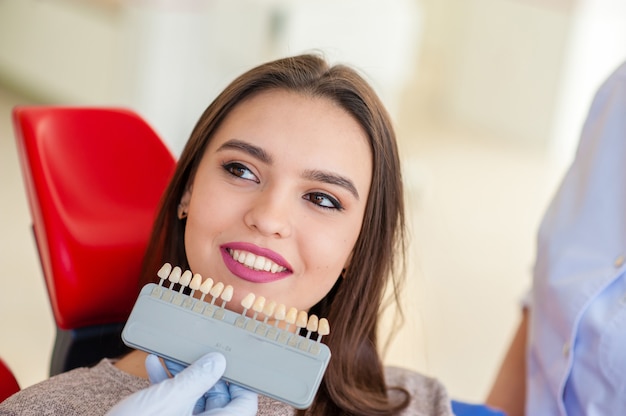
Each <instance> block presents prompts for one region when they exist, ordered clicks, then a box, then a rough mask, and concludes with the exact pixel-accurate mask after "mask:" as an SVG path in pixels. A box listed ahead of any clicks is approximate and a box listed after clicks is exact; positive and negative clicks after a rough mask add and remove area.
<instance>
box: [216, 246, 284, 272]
mask: <svg viewBox="0 0 626 416" xmlns="http://www.w3.org/2000/svg"><path fill="white" fill-rule="evenodd" d="M228 252H229V253H230V255H231V257H232V258H233V259H234V260H235V261H237V262H239V263H241V264H243V265H244V266H246V267H248V268H250V269H253V270H264V271H266V272H271V273H278V272H282V271H284V270H286V269H285V268H284V267H282V266H279V265H278V264H276V263H274V262H273V261H271V260H270V259H268V258H266V257H263V256H257V255H254V254H252V253H250V252H247V251H241V250H230V249H229V250H228Z"/></svg>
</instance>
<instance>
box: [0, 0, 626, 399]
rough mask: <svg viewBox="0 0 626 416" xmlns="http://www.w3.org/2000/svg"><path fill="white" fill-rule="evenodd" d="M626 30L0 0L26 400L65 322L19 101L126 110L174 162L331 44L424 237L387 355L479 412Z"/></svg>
mask: <svg viewBox="0 0 626 416" xmlns="http://www.w3.org/2000/svg"><path fill="white" fill-rule="evenodd" d="M624 20H626V5H625V4H623V2H622V1H621V0H577V1H576V0H393V1H382V0H236V1H233V0H160V1H158V0H126V1H125V0H45V1H43V0H0V111H1V112H0V122H1V123H2V124H1V125H0V143H1V145H2V147H1V148H0V151H1V158H2V160H1V161H0V166H1V167H0V174H1V177H0V178H1V181H2V182H1V183H0V186H1V189H2V191H3V198H2V203H0V207H2V211H1V212H0V213H1V214H2V215H0V221H1V222H0V227H1V229H2V230H3V233H2V236H0V267H1V268H2V270H3V272H4V273H3V274H4V279H5V280H4V282H3V283H4V284H3V287H4V290H3V291H0V314H1V316H2V319H0V331H1V332H2V334H3V335H2V338H1V339H0V356H2V357H3V358H4V359H5V360H6V361H7V362H8V363H9V365H11V366H12V367H13V369H14V371H15V373H16V374H17V376H18V379H19V381H20V383H21V384H22V386H23V387H26V386H28V385H31V384H33V383H35V382H37V381H40V380H42V379H44V378H45V377H46V374H47V371H48V359H49V355H50V351H51V348H52V340H53V325H54V323H53V321H52V317H51V314H50V310H49V306H48V304H47V298H46V294H45V288H44V285H43V278H42V276H41V271H40V268H39V264H38V258H37V255H36V251H35V248H34V243H33V241H32V237H31V234H30V229H29V226H30V225H29V224H30V218H29V214H28V206H27V204H26V199H25V195H24V191H23V189H22V183H21V177H20V173H19V166H18V164H17V157H16V153H15V146H14V140H13V135H12V129H11V125H10V109H11V108H12V107H13V106H14V105H16V104H26V103H27V104H39V103H44V104H71V105H99V106H100V105H113V106H124V107H130V108H132V109H134V110H135V111H137V112H139V113H140V114H142V115H143V116H144V117H145V118H146V119H147V120H148V121H149V122H150V123H151V124H152V125H153V126H154V127H155V129H156V130H157V131H158V132H159V134H160V135H161V136H162V137H163V138H164V140H165V141H166V142H167V143H168V145H169V146H170V147H171V149H172V150H173V151H174V152H175V153H176V154H178V153H179V152H180V150H181V149H182V146H183V144H184V142H185V141H186V139H187V136H188V134H189V132H190V131H191V129H192V127H193V124H194V122H195V121H196V120H197V118H198V117H199V115H200V113H201V112H202V111H203V110H204V108H205V107H206V106H207V105H208V103H209V102H210V101H211V100H212V99H213V98H214V97H215V95H216V94H217V93H218V92H219V91H220V90H221V89H222V88H223V87H224V86H225V85H226V83H227V82H229V81H230V80H232V78H233V77H234V76H236V75H238V74H239V73H241V72H243V71H244V70H246V69H248V68H249V67H251V66H253V65H255V64H258V63H260V62H262V61H266V60H269V59H273V58H276V57H279V56H283V55H288V54H295V53H299V52H302V51H309V50H321V51H323V52H324V53H325V54H326V55H327V56H328V57H329V58H330V59H331V60H332V61H333V62H345V63H349V64H351V65H353V66H356V67H358V68H360V69H361V70H362V72H363V73H364V74H365V75H366V77H368V79H369V80H370V81H371V82H372V84H373V85H374V86H375V88H376V89H377V90H378V92H379V93H380V95H381V97H382V98H383V100H384V101H385V102H386V104H387V106H388V108H389V110H390V112H391V114H392V117H393V118H394V121H395V123H396V128H397V132H398V134H399V140H400V147H401V151H402V158H403V161H404V164H405V171H404V175H405V178H406V182H407V190H408V195H407V203H408V206H409V209H410V211H409V213H410V218H409V220H410V225H411V234H412V237H411V238H412V244H411V247H410V264H409V276H410V278H409V282H408V287H407V290H406V291H405V293H404V299H403V302H404V308H405V313H406V317H407V319H406V325H405V326H404V328H403V329H402V330H401V331H400V332H398V333H397V334H396V337H395V338H394V342H393V343H392V345H391V347H390V349H389V351H388V352H387V355H386V356H385V357H386V358H385V359H386V362H387V363H389V364H397V365H403V366H408V367H411V368H414V369H416V370H418V371H421V372H424V373H426V374H429V375H432V376H434V377H437V378H439V379H441V380H442V381H443V382H444V383H445V384H446V386H447V387H448V389H449V391H450V394H451V395H452V396H453V397H455V398H459V399H464V400H469V401H482V400H483V398H484V396H485V394H486V392H487V390H488V388H489V385H490V383H491V381H492V379H493V377H494V374H495V371H496V369H497V367H498V365H499V363H500V360H501V358H502V356H503V354H504V351H505V348H506V346H507V344H508V342H509V339H510V337H511V336H512V333H513V330H514V328H515V326H516V324H517V319H518V317H519V301H520V299H521V297H522V296H523V295H524V293H525V291H526V290H527V288H528V285H529V281H530V269H531V267H532V262H533V259H534V238H535V233H536V230H537V227H538V224H539V221H540V218H541V215H542V213H543V210H544V209H545V206H546V204H547V203H548V201H549V198H550V197H551V195H552V193H553V192H554V189H555V187H556V186H557V184H558V181H559V180H560V178H561V177H562V175H563V173H564V169H565V168H566V167H567V164H568V163H569V161H570V160H571V157H572V155H573V152H574V150H575V146H576V142H577V138H578V133H579V130H580V127H581V125H582V122H583V120H584V117H585V113H586V111H587V109H588V106H589V103H590V100H591V98H592V95H593V93H594V91H595V89H596V88H597V86H598V85H599V83H600V82H601V81H602V80H603V79H604V78H605V77H606V76H607V75H608V74H609V73H610V72H611V71H612V70H613V69H614V68H615V67H616V66H617V65H618V64H619V63H620V62H621V61H622V60H623V59H624V58H625V57H626V50H625V49H626V46H625V45H626V42H624V40H625V34H626V33H625V32H626V25H624V24H623V22H624ZM346 319H353V320H355V322H358V317H346ZM386 319H392V318H391V317H389V316H388V317H386Z"/></svg>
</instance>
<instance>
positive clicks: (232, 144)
mask: <svg viewBox="0 0 626 416" xmlns="http://www.w3.org/2000/svg"><path fill="white" fill-rule="evenodd" d="M227 149H234V150H241V151H243V152H245V153H247V154H249V155H250V156H252V157H254V158H256V159H259V160H260V161H261V162H264V163H267V164H272V162H273V159H272V157H271V156H270V155H269V154H268V153H267V152H266V151H265V150H263V149H262V148H260V147H259V146H255V145H253V144H250V143H248V142H244V141H242V140H237V139H231V140H228V141H227V142H225V143H224V144H222V145H221V146H220V147H219V148H218V149H217V151H218V152H220V151H223V150H227Z"/></svg>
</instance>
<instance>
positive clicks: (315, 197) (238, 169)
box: [222, 162, 344, 211]
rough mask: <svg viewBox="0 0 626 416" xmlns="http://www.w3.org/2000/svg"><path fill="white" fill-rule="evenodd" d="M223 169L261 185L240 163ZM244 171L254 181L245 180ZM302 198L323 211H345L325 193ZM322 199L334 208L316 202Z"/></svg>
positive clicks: (311, 193)
mask: <svg viewBox="0 0 626 416" xmlns="http://www.w3.org/2000/svg"><path fill="white" fill-rule="evenodd" d="M222 168H223V169H224V170H225V171H226V172H227V173H229V174H230V175H232V176H234V177H236V178H239V179H243V180H247V181H253V182H255V183H260V181H259V179H258V178H257V177H256V175H254V174H253V173H252V171H251V170H250V169H248V167H247V166H246V165H244V164H242V163H238V162H228V163H223V164H222ZM243 171H247V172H249V173H250V175H251V176H253V177H254V179H248V178H245V177H244V175H245V173H244V172H243ZM236 172H239V173H240V174H237V173H236ZM302 198H303V199H305V200H307V201H310V202H311V203H312V204H314V205H315V206H317V207H318V208H321V209H325V210H330V211H333V210H337V211H343V209H344V208H343V205H341V203H340V202H339V201H338V200H337V199H336V198H333V197H332V196H330V195H328V194H325V193H323V192H309V193H307V194H305V195H304V196H303V197H302ZM320 199H327V200H328V201H330V203H331V204H332V206H331V207H329V206H325V205H321V204H318V203H316V202H315V200H318V201H319V200H320Z"/></svg>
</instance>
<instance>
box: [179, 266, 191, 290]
mask: <svg viewBox="0 0 626 416" xmlns="http://www.w3.org/2000/svg"><path fill="white" fill-rule="evenodd" d="M191 277H192V275H191V271H190V270H185V272H184V273H183V275H182V276H180V281H179V283H180V284H181V285H183V286H189V283H190V282H191Z"/></svg>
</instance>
